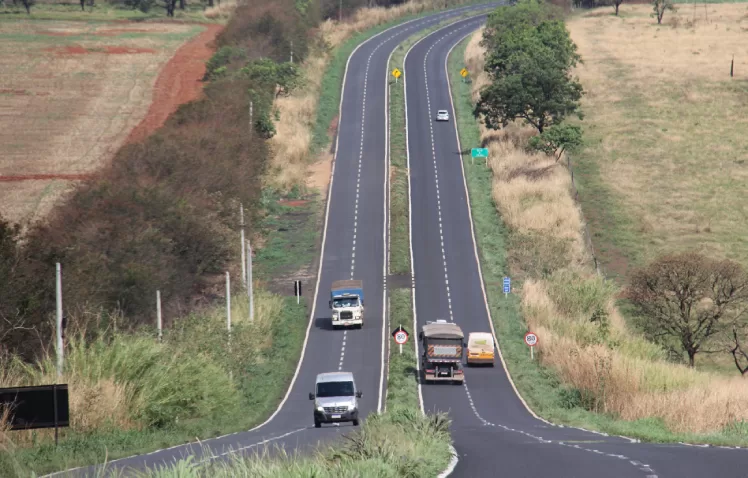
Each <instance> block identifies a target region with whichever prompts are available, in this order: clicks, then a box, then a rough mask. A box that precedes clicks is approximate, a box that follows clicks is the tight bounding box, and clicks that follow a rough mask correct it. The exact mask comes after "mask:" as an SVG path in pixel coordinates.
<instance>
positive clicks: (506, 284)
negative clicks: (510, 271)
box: [504, 277, 512, 298]
mask: <svg viewBox="0 0 748 478" xmlns="http://www.w3.org/2000/svg"><path fill="white" fill-rule="evenodd" d="M511 291H512V279H510V278H509V277H504V298H506V297H507V295H509V293H510V292H511Z"/></svg>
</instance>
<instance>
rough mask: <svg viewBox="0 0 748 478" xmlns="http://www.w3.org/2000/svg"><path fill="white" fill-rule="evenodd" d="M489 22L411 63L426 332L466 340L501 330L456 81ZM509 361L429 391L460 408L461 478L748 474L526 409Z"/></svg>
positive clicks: (746, 464)
mask: <svg viewBox="0 0 748 478" xmlns="http://www.w3.org/2000/svg"><path fill="white" fill-rule="evenodd" d="M484 20H485V16H482V17H481V20H476V19H468V20H463V21H459V22H456V23H455V24H452V25H449V26H447V27H444V28H441V29H439V30H437V31H435V32H433V33H431V34H430V35H428V36H426V37H425V38H423V39H422V40H420V41H419V42H418V43H416V44H415V45H413V47H412V48H411V49H410V50H409V51H408V52H407V54H406V57H405V61H404V67H403V78H404V81H405V103H406V130H407V131H406V138H407V152H408V168H409V172H410V174H409V181H410V182H409V189H410V218H411V254H412V257H413V261H412V272H413V278H414V284H415V286H414V289H413V294H414V306H413V307H414V313H415V314H414V315H415V318H414V322H415V323H414V326H413V328H414V332H413V333H414V334H416V333H417V330H418V329H419V327H420V326H421V325H423V324H424V323H425V321H427V320H435V319H445V320H448V321H452V322H455V323H457V324H459V325H460V327H461V328H462V329H463V331H464V332H465V335H466V336H467V334H469V333H470V332H484V331H488V330H491V329H492V326H491V325H490V312H489V309H488V306H487V301H486V297H485V292H484V290H485V287H484V283H483V278H482V275H481V271H480V265H479V262H478V258H477V246H476V243H475V238H474V235H473V230H472V218H471V213H470V208H469V206H468V201H469V196H468V191H467V185H466V182H465V179H464V174H463V169H462V162H461V156H460V153H459V152H460V151H461V150H463V149H468V148H470V147H473V146H475V145H460V144H459V139H458V137H457V134H456V133H457V132H456V126H455V116H454V115H455V112H454V107H453V104H452V98H451V95H450V85H449V80H448V77H447V57H448V55H449V53H450V52H451V51H452V49H453V47H454V46H455V45H456V44H457V43H459V42H460V40H461V39H463V38H465V36H466V35H468V34H470V33H472V31H474V30H475V29H476V28H478V27H479V23H480V22H482V21H484ZM439 109H446V110H448V111H449V112H450V116H451V118H450V121H449V122H435V121H434V119H435V116H436V111H437V110H439ZM520 339H521V338H520ZM518 340H519V339H518ZM497 343H498V342H497ZM497 351H498V349H497ZM502 365H503V363H500V364H499V363H497V366H496V367H494V368H466V369H465V377H466V380H465V384H464V385H462V386H456V385H450V384H439V383H437V384H423V385H420V386H419V388H420V391H421V395H422V397H423V407H424V409H425V410H426V411H435V410H439V411H445V412H448V413H449V414H450V416H451V418H452V420H453V424H452V432H453V438H454V441H455V449H456V450H457V452H458V455H459V462H458V464H457V466H456V468H455V469H454V472H453V473H452V476H460V477H462V476H465V477H468V476H469V477H484V476H485V477H491V476H497V474H499V473H500V474H501V475H502V476H512V477H521V476H528V477H539V476H553V477H567V476H568V477H590V478H591V477H599V476H610V477H622V478H623V477H626V478H628V477H639V478H644V477H646V478H654V477H691V476H693V477H712V476H714V477H738V476H743V477H744V476H746V475H747V474H748V472H746V471H745V470H746V468H748V451H746V450H744V449H728V448H722V447H707V448H704V447H696V446H689V445H678V444H675V445H660V444H644V443H638V442H637V441H636V440H631V439H628V438H625V437H615V436H608V435H605V434H600V433H597V432H589V431H586V430H581V429H577V428H570V427H563V426H556V425H553V424H550V423H548V422H546V421H544V420H542V419H540V418H537V417H536V416H534V414H533V413H532V412H531V411H530V410H529V409H528V408H527V407H526V406H525V404H524V402H523V401H522V400H521V399H520V397H519V396H518V395H517V393H516V391H515V389H514V386H513V384H512V382H511V380H510V378H509V377H508V375H507V372H506V369H505V367H503V366H502Z"/></svg>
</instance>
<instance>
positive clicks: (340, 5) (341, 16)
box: [338, 0, 343, 22]
mask: <svg viewBox="0 0 748 478" xmlns="http://www.w3.org/2000/svg"><path fill="white" fill-rule="evenodd" d="M342 21H343V0H340V4H339V5H338V22H342Z"/></svg>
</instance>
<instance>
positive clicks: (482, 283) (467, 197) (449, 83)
mask: <svg viewBox="0 0 748 478" xmlns="http://www.w3.org/2000/svg"><path fill="white" fill-rule="evenodd" d="M476 30H477V29H476ZM476 30H474V31H472V32H470V33H468V34H467V35H465V36H464V37H462V38H461V39H460V41H458V42H457V43H455V44H454V45H452V48H450V49H449V51H448V52H447V55H446V57H445V58H444V71H445V73H446V75H447V86H448V92H449V102H450V106H451V108H452V117H453V118H455V121H454V130H455V137H456V138H457V150H458V151H460V152H462V144H461V143H460V133H459V131H458V126H457V118H456V116H455V105H454V99H453V98H452V81H451V80H450V77H449V65H448V64H449V56H450V55H451V54H452V50H454V48H455V47H456V46H457V45H459V44H460V43H461V42H462V41H464V40H465V38H467V37H468V36H470V35H473V34H475V31H476ZM460 168H461V169H462V183H463V185H464V187H465V201H466V203H467V210H468V217H469V218H470V235H471V236H472V239H473V253H474V254H475V262H476V264H477V265H478V276H479V277H480V286H481V291H482V292H483V303H484V304H485V306H486V314H487V317H488V325H489V326H490V327H491V335H493V341H494V344H495V346H496V351H497V352H498V354H499V359H500V360H501V365H502V366H503V367H504V372H505V373H506V376H507V378H508V379H509V383H510V384H511V385H512V389H513V390H514V393H515V395H517V397H518V398H519V400H520V402H522V405H524V407H525V408H526V409H527V411H528V412H529V413H530V415H532V416H533V417H534V418H536V419H538V420H540V421H542V422H544V423H546V424H548V425H552V423H551V422H549V421H548V420H545V419H544V418H541V417H539V416H538V415H537V414H536V413H535V412H534V411H533V410H532V409H531V408H530V406H529V405H528V404H527V402H526V401H525V399H524V398H523V397H522V395H521V394H520V393H519V390H517V386H516V385H515V384H514V380H512V375H511V374H510V373H509V369H508V368H507V366H506V361H505V360H504V355H503V354H502V353H501V347H499V340H498V338H497V337H496V330H495V329H494V326H493V317H492V316H491V308H490V307H489V305H488V295H487V294H486V286H485V279H484V278H483V269H482V267H481V264H480V257H479V255H478V243H477V241H476V239H475V227H474V225H473V212H472V208H471V205H470V191H469V190H468V185H467V179H466V177H465V163H464V162H463V159H462V155H460Z"/></svg>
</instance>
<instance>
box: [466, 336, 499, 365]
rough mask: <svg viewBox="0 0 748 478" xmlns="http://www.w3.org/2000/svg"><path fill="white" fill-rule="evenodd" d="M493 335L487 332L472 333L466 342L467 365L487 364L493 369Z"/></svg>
mask: <svg viewBox="0 0 748 478" xmlns="http://www.w3.org/2000/svg"><path fill="white" fill-rule="evenodd" d="M493 351H494V347H493V335H491V334H490V333H488V332H473V333H471V334H470V335H469V336H468V341H467V363H468V365H469V364H474V363H488V364H491V366H492V367H493V364H494V356H493Z"/></svg>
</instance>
